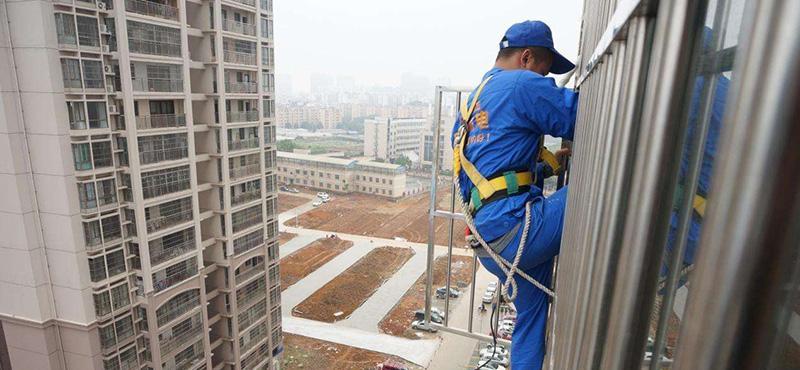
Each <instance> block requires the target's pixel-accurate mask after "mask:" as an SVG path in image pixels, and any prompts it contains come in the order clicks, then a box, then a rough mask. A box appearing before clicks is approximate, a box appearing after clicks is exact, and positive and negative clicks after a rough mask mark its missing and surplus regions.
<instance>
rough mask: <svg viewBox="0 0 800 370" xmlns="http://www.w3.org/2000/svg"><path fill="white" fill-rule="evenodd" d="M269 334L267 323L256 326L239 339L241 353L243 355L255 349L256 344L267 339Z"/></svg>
mask: <svg viewBox="0 0 800 370" xmlns="http://www.w3.org/2000/svg"><path fill="white" fill-rule="evenodd" d="M268 332H269V331H268V330H267V324H266V323H265V322H262V323H261V324H258V325H256V326H254V327H253V328H252V329H250V330H248V331H247V333H244V334H243V335H242V336H240V337H239V351H240V352H241V353H247V351H248V350H250V349H251V348H253V347H254V346H255V345H256V344H258V343H259V342H261V341H262V340H264V339H267V333H268Z"/></svg>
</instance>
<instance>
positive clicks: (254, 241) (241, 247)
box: [233, 230, 264, 255]
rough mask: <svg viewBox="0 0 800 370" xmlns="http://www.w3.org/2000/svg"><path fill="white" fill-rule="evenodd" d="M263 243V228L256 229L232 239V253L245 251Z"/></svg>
mask: <svg viewBox="0 0 800 370" xmlns="http://www.w3.org/2000/svg"><path fill="white" fill-rule="evenodd" d="M263 244H264V230H256V231H253V232H251V233H249V234H247V235H244V236H240V237H238V238H236V239H234V240H233V253H234V255H237V254H241V253H244V252H247V251H249V250H251V249H253V248H256V247H258V246H260V245H263Z"/></svg>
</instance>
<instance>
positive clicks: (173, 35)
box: [128, 21, 181, 57]
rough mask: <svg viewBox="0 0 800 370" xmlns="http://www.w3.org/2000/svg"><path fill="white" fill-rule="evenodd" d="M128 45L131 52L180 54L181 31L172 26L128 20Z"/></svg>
mask: <svg viewBox="0 0 800 370" xmlns="http://www.w3.org/2000/svg"><path fill="white" fill-rule="evenodd" d="M128 46H129V48H130V51H131V52H132V53H141V54H150V55H161V56H168V57H180V56H181V32H180V30H178V29H175V28H172V27H164V26H158V25H154V24H145V23H140V22H134V21H128Z"/></svg>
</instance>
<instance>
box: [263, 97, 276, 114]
mask: <svg viewBox="0 0 800 370" xmlns="http://www.w3.org/2000/svg"><path fill="white" fill-rule="evenodd" d="M261 105H262V107H263V109H262V111H263V112H264V118H272V117H273V113H274V112H275V101H274V100H272V99H266V98H265V99H262V100H261Z"/></svg>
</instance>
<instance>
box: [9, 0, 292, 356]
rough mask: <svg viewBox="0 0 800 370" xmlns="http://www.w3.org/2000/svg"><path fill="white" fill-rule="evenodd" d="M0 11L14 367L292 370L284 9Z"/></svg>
mask: <svg viewBox="0 0 800 370" xmlns="http://www.w3.org/2000/svg"><path fill="white" fill-rule="evenodd" d="M112 9H113V10H112ZM0 18H1V19H0V22H1V23H2V25H0V61H2V62H3V65H4V66H7V67H6V68H0V188H2V189H3V190H4V191H3V192H0V233H2V235H3V236H4V237H3V238H1V239H0V297H6V298H8V297H14V298H13V299H0V326H2V330H0V335H2V336H3V338H2V339H1V340H0V343H2V344H3V348H2V349H0V367H3V368H5V367H7V366H8V365H10V366H11V367H12V368H14V369H104V368H105V369H120V368H122V369H128V368H136V369H138V368H140V367H147V368H152V369H162V368H164V369H173V368H181V369H199V368H204V369H212V368H213V369H253V368H264V369H267V368H269V369H272V368H276V367H277V366H278V362H279V360H280V353H281V351H282V337H281V328H280V321H281V320H280V317H281V315H280V295H279V291H280V287H279V286H278V282H279V276H278V267H277V262H278V259H279V256H278V245H277V207H276V190H277V189H276V181H277V176H276V175H275V171H274V169H275V163H276V157H275V146H274V144H275V142H274V140H275V120H274V110H275V109H274V90H273V86H274V80H273V76H272V74H273V72H274V52H273V40H272V4H271V0H260V1H258V2H256V1H253V0H239V1H227V0H226V1H224V2H223V1H220V0H213V1H211V2H210V3H203V4H200V3H195V2H186V1H184V0H177V1H175V0H171V1H166V2H165V3H155V2H149V1H145V0H113V1H111V0H103V1H98V2H95V1H77V0H75V1H73V0H59V1H7V2H5V3H4V4H3V8H0ZM142 30H145V31H147V32H143V31H142ZM154 30H155V31H156V32H151V31H154ZM148 35H149V36H148ZM152 35H158V36H159V38H158V39H148V37H152Z"/></svg>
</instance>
